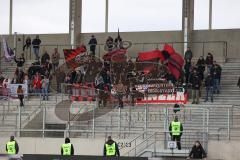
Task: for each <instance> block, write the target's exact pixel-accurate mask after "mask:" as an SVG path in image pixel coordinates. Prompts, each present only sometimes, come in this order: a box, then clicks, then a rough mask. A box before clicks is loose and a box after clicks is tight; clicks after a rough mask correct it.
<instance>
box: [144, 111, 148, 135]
mask: <svg viewBox="0 0 240 160" xmlns="http://www.w3.org/2000/svg"><path fill="white" fill-rule="evenodd" d="M144 114H145V118H144V131H145V132H146V131H147V127H148V125H147V123H148V115H147V114H148V107H147V106H145V111H144Z"/></svg>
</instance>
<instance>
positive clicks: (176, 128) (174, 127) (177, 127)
mask: <svg viewBox="0 0 240 160" xmlns="http://www.w3.org/2000/svg"><path fill="white" fill-rule="evenodd" d="M171 125H172V135H173V136H179V135H180V133H181V129H180V128H181V123H180V122H174V121H173V122H172V124H171Z"/></svg>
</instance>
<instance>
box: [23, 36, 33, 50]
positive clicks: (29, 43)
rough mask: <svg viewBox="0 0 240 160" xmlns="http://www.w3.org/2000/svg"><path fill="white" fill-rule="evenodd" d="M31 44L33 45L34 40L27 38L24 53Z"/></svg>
mask: <svg viewBox="0 0 240 160" xmlns="http://www.w3.org/2000/svg"><path fill="white" fill-rule="evenodd" d="M31 44H32V40H31V38H30V37H29V36H28V37H27V39H26V41H25V44H24V46H23V51H25V48H27V49H28V48H30V47H31Z"/></svg>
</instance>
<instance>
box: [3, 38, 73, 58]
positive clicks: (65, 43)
mask: <svg viewBox="0 0 240 160" xmlns="http://www.w3.org/2000/svg"><path fill="white" fill-rule="evenodd" d="M3 36H4V37H5V38H6V40H7V42H8V45H9V46H10V47H11V48H14V36H13V35H11V36H9V35H3ZM27 36H30V37H31V39H32V40H33V39H34V38H35V37H36V35H35V34H31V35H22V34H19V35H17V44H16V45H17V52H16V53H17V55H20V54H21V53H23V50H22V49H23V45H24V43H25V40H26V38H27ZM39 37H40V39H41V41H42V44H41V45H43V46H45V45H47V46H45V48H46V50H47V51H48V52H49V54H50V55H51V53H52V52H53V50H54V48H59V52H60V53H61V57H62V58H64V57H63V52H62V49H64V48H70V36H69V34H39ZM1 41H2V39H1V40H0V42H1ZM57 44H59V46H57ZM42 52H43V47H41V49H40V55H41V54H43V53H42ZM25 55H26V56H25V57H27V59H30V57H31V58H32V59H34V58H35V56H34V53H33V51H31V55H30V50H28V51H26V53H25Z"/></svg>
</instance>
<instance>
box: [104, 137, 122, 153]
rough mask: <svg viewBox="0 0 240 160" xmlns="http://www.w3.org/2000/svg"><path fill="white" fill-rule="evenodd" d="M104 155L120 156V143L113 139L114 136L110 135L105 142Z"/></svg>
mask: <svg viewBox="0 0 240 160" xmlns="http://www.w3.org/2000/svg"><path fill="white" fill-rule="evenodd" d="M103 155H104V156H120V152H119V149H118V145H117V143H116V142H114V141H113V140H112V137H111V136H109V137H108V141H107V142H106V143H105V144H104V149H103Z"/></svg>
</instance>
